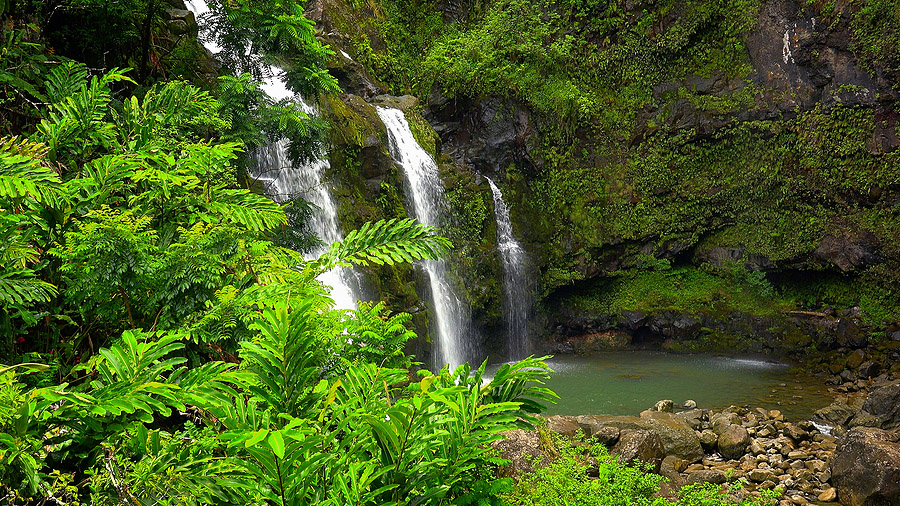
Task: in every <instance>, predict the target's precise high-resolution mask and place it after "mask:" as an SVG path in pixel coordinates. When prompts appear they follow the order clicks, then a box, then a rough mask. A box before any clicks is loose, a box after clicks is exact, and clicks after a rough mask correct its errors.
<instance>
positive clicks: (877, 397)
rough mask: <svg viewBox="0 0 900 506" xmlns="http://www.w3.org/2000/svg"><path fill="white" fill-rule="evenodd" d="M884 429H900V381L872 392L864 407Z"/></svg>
mask: <svg viewBox="0 0 900 506" xmlns="http://www.w3.org/2000/svg"><path fill="white" fill-rule="evenodd" d="M862 409H863V411H865V412H867V413H869V414H871V415H872V416H874V417H875V418H876V419H877V421H878V426H880V427H881V428H882V429H894V428H897V427H900V381H897V382H894V383H892V384H889V385H885V386H882V387H879V388H876V389H874V390H872V392H871V393H869V395H868V397H866V401H865V402H864V403H863V406H862Z"/></svg>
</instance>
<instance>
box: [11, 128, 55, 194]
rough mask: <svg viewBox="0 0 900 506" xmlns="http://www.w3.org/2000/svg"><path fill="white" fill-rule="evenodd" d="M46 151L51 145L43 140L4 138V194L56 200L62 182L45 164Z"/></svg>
mask: <svg viewBox="0 0 900 506" xmlns="http://www.w3.org/2000/svg"><path fill="white" fill-rule="evenodd" d="M46 154H47V147H46V146H45V145H44V144H41V143H36V142H30V141H28V140H26V139H21V140H20V139H19V138H18V137H5V138H2V139H0V197H6V198H21V197H25V196H29V197H32V198H34V199H35V200H38V201H45V200H53V199H54V197H56V196H57V195H58V192H59V189H60V185H61V181H60V179H59V176H58V175H57V174H56V172H53V170H51V169H50V168H49V167H47V166H46V165H43V164H42V163H41V161H42V159H43V157H44V156H45V155H46Z"/></svg>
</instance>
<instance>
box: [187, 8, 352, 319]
mask: <svg viewBox="0 0 900 506" xmlns="http://www.w3.org/2000/svg"><path fill="white" fill-rule="evenodd" d="M185 3H186V5H187V7H188V9H190V10H191V11H192V12H193V13H194V15H195V16H196V17H198V18H199V17H200V16H201V15H203V14H205V13H207V12H209V7H208V6H207V5H206V2H205V0H186V2H185ZM203 44H204V46H205V47H206V48H207V49H208V50H209V51H210V52H212V53H213V54H215V53H218V52H219V51H221V47H219V46H218V45H217V44H216V43H215V42H213V41H205V42H204V43H203ZM266 74H267V76H268V77H267V78H266V79H265V80H264V81H263V84H262V89H263V90H264V91H265V92H266V93H267V94H268V95H269V96H270V97H272V98H274V99H276V100H282V99H293V100H296V101H297V102H298V103H299V105H300V106H301V108H302V109H303V112H305V113H306V114H308V115H310V116H314V115H315V114H316V111H315V109H314V108H313V107H312V106H310V105H309V104H307V103H306V102H304V101H303V100H302V99H301V98H300V97H298V96H296V94H295V93H294V92H292V91H291V90H290V89H288V87H287V85H286V84H285V82H284V80H282V79H281V78H280V74H281V71H280V70H279V69H278V68H276V67H269V68H268V69H267V72H266ZM254 160H255V162H256V163H255V170H254V174H253V177H254V178H256V179H257V180H259V181H261V182H263V183H264V185H265V192H266V195H268V196H269V197H270V198H272V200H274V201H276V202H278V203H284V202H286V201H288V200H291V199H294V198H297V197H299V198H302V199H303V200H306V201H307V202H309V203H311V204H313V205H314V206H316V208H317V209H318V210H317V212H316V213H315V214H314V215H313V216H312V222H311V223H310V225H311V228H312V230H313V232H314V233H315V234H316V237H318V238H319V239H320V240H321V241H322V242H323V243H324V246H323V247H321V248H318V249H317V250H316V251H312V252H309V253H307V255H306V258H307V259H310V258H315V257H318V256H319V255H320V254H321V253H322V252H324V251H325V250H326V249H327V247H328V246H330V245H331V243H332V242H335V241H340V240H341V239H343V234H341V229H340V226H339V224H338V220H337V206H336V205H335V202H334V198H333V196H332V195H331V192H330V191H329V188H328V185H327V184H326V183H325V182H324V180H323V177H324V174H325V170H327V169H328V168H329V167H330V164H329V163H328V159H327V158H326V157H325V156H323V154H318V155H317V156H315V157H314V158H313V159H312V160H311V161H309V162H308V163H305V164H301V165H300V166H299V167H294V166H293V164H292V163H291V161H290V158H289V157H288V156H287V143H286V142H285V141H283V140H282V141H278V142H276V143H274V144H270V145H268V146H264V147H262V148H259V149H258V150H257V151H256V153H254ZM319 280H320V281H322V282H323V283H325V284H326V285H329V286H331V287H332V291H331V297H332V298H333V299H334V302H335V307H336V308H337V309H356V301H357V300H358V298H359V297H358V294H360V293H361V285H362V282H361V281H362V280H361V276H360V274H359V273H358V272H357V271H355V270H353V269H349V268H336V269H332V270H331V271H329V272H326V273H325V274H323V275H321V276H319Z"/></svg>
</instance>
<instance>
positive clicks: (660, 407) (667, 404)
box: [652, 399, 675, 413]
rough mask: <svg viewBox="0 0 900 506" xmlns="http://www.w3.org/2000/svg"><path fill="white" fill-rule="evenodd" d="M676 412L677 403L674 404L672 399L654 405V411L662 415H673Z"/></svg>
mask: <svg viewBox="0 0 900 506" xmlns="http://www.w3.org/2000/svg"><path fill="white" fill-rule="evenodd" d="M674 410H675V403H674V402H672V399H664V400H661V401H657V402H656V404H654V405H653V409H652V411H659V412H662V413H671V412H672V411H674Z"/></svg>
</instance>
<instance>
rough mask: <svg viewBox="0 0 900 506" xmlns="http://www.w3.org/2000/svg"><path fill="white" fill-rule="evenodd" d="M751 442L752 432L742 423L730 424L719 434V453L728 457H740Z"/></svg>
mask: <svg viewBox="0 0 900 506" xmlns="http://www.w3.org/2000/svg"><path fill="white" fill-rule="evenodd" d="M749 444H750V434H749V433H748V432H747V429H745V428H744V427H742V426H740V425H729V426H728V427H727V428H726V429H725V430H724V431H722V433H721V434H719V453H721V454H722V456H723V457H725V458H726V459H739V458H741V456H742V455H744V452H745V451H746V449H747V445H749Z"/></svg>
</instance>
